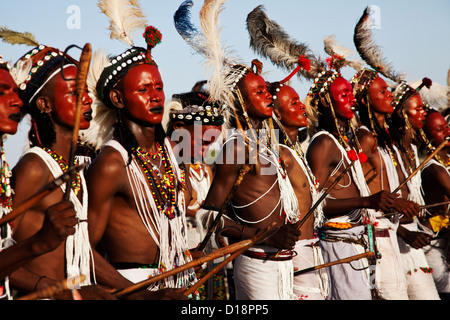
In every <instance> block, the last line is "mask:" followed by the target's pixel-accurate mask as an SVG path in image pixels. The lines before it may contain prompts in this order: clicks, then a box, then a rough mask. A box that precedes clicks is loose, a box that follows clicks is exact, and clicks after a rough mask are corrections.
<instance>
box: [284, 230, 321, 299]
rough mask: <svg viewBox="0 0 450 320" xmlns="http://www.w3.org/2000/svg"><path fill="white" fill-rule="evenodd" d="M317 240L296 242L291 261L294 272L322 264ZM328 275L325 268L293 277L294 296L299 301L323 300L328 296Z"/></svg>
mask: <svg viewBox="0 0 450 320" xmlns="http://www.w3.org/2000/svg"><path fill="white" fill-rule="evenodd" d="M318 241H319V239H318V238H315V239H305V240H300V241H297V243H296V244H295V249H294V251H295V252H296V253H297V255H296V256H295V257H294V258H293V259H292V262H293V264H294V270H295V271H297V270H304V269H307V268H311V267H314V266H318V265H321V264H323V263H324V261H323V257H322V252H321V250H320V247H319V246H318ZM328 282H329V280H328V274H327V272H326V269H325V268H322V269H319V270H313V271H309V272H306V273H302V274H299V275H297V276H294V294H295V295H296V296H297V297H298V299H299V300H325V298H326V297H327V295H328V284H329V283H328Z"/></svg>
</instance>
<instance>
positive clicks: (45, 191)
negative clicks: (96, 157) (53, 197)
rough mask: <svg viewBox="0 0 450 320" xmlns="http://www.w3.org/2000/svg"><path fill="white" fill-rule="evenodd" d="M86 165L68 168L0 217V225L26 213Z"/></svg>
mask: <svg viewBox="0 0 450 320" xmlns="http://www.w3.org/2000/svg"><path fill="white" fill-rule="evenodd" d="M85 166H86V164H81V165H79V166H76V167H72V168H71V169H68V170H67V171H66V172H64V173H63V174H62V175H60V176H59V177H57V178H56V179H55V180H53V181H50V182H49V183H47V184H46V185H45V186H44V187H43V188H42V189H41V190H40V191H38V192H36V194H34V195H33V196H31V197H30V198H28V199H27V200H26V201H24V202H23V203H21V204H20V205H19V206H17V207H16V208H15V209H14V210H13V211H11V212H10V213H8V214H7V215H5V216H3V217H2V218H1V219H0V226H1V225H3V224H5V223H8V222H10V221H12V220H14V219H15V218H17V217H18V216H19V215H21V214H22V213H24V212H25V211H27V210H28V209H30V208H31V207H33V206H34V205H35V204H36V203H38V202H39V201H41V200H42V199H43V198H45V197H46V196H48V195H49V194H50V193H52V192H53V191H54V190H56V189H57V188H58V187H59V186H60V185H62V184H63V183H65V182H67V181H69V180H70V179H71V178H72V177H74V176H75V175H76V173H77V172H79V171H81V170H82V169H83V168H84V167H85Z"/></svg>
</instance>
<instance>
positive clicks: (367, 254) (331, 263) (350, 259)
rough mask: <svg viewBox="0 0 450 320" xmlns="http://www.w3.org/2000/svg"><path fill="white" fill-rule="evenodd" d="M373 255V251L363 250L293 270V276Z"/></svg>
mask: <svg viewBox="0 0 450 320" xmlns="http://www.w3.org/2000/svg"><path fill="white" fill-rule="evenodd" d="M374 256H375V253H374V252H372V251H368V252H364V253H361V254H357V255H354V256H351V257H348V258H344V259H339V260H336V261H332V262H328V263H324V264H321V265H318V266H314V267H310V268H306V269H303V270H297V271H294V277H295V276H298V275H300V274H303V273H306V272H310V271H313V270H319V269H323V268H327V267H331V266H334V265H336V264H342V263H350V262H352V261H355V260H359V259H363V258H372V257H374Z"/></svg>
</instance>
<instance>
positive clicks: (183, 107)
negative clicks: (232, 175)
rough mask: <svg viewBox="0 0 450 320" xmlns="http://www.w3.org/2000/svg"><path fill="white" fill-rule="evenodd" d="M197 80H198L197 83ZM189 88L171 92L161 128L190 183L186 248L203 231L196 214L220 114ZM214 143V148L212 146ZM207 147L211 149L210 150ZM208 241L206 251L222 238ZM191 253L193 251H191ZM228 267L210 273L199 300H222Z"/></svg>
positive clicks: (219, 132) (205, 186) (208, 266)
mask: <svg viewBox="0 0 450 320" xmlns="http://www.w3.org/2000/svg"><path fill="white" fill-rule="evenodd" d="M200 83H201V82H200ZM197 85H198V84H196V85H195V86H194V88H193V91H191V92H187V93H181V94H174V95H173V96H172V100H171V101H170V102H169V103H168V104H167V105H166V111H165V118H164V120H163V122H164V127H165V130H166V132H167V135H168V136H169V137H170V139H171V140H172V141H174V142H176V145H175V146H174V153H175V155H176V157H177V158H178V159H179V160H178V162H179V163H186V164H188V165H189V176H188V178H189V180H190V184H191V187H192V189H191V194H192V196H191V201H190V203H189V204H188V206H187V210H186V220H187V229H188V231H187V237H188V242H189V248H191V249H194V248H197V247H198V245H199V244H200V242H201V241H202V239H203V237H204V236H205V230H203V229H202V228H201V225H199V224H198V223H197V221H196V214H197V211H198V209H200V207H201V205H202V204H203V201H204V200H205V198H206V195H207V194H208V191H209V187H210V185H211V182H212V180H213V178H214V172H213V166H214V163H213V162H214V158H215V156H217V155H215V156H214V155H212V153H214V152H216V153H217V152H218V151H217V150H216V149H217V148H219V147H220V145H221V141H219V138H221V135H222V125H223V123H224V117H223V115H222V113H221V111H220V107H219V105H218V104H216V103H213V102H212V101H209V100H208V97H209V94H208V93H207V92H206V91H204V90H202V88H200V87H199V88H196V87H197ZM216 146H217V147H216ZM210 148H211V150H210ZM211 240H212V241H211V242H209V243H208V245H207V246H206V247H205V252H206V253H211V252H212V251H213V250H216V249H217V248H218V247H220V246H222V245H226V244H227V242H226V239H225V238H224V237H221V236H219V235H216V234H214V235H213V236H212V238H211ZM194 252H195V251H194ZM222 260H223V258H221V259H215V260H214V261H210V262H208V263H207V264H206V268H204V269H201V268H200V270H197V273H199V274H200V276H201V275H203V274H206V273H207V272H209V271H211V269H212V268H214V267H215V266H216V265H217V264H218V263H220V262H221V261H222ZM227 269H228V268H223V269H222V270H220V271H219V272H217V273H216V275H215V276H214V282H212V283H209V284H208V285H205V286H204V287H201V290H199V291H200V295H201V299H202V300H205V299H206V300H224V299H225V298H226V287H225V282H224V280H225V277H226V271H227Z"/></svg>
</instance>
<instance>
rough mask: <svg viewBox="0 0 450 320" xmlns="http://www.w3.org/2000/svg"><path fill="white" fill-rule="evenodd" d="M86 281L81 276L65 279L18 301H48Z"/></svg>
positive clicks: (84, 277) (83, 276)
mask: <svg viewBox="0 0 450 320" xmlns="http://www.w3.org/2000/svg"><path fill="white" fill-rule="evenodd" d="M85 279H86V276H85V275H83V274H82V275H80V276H77V277H73V278H70V279H65V280H62V281H60V282H57V283H56V284H55V285H53V286H51V287H48V288H45V289H42V290H39V291H36V292H33V293H30V294H29V295H26V296H23V297H21V298H18V299H17V300H36V299H48V298H52V297H53V296H54V295H56V294H58V293H60V292H63V291H64V290H71V289H74V288H75V287H76V286H77V285H79V284H80V283H82V282H83V281H84V280H85Z"/></svg>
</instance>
